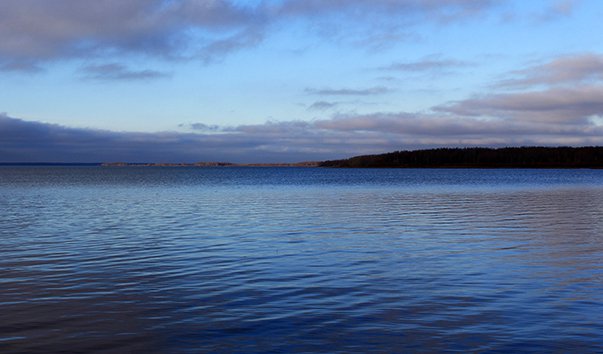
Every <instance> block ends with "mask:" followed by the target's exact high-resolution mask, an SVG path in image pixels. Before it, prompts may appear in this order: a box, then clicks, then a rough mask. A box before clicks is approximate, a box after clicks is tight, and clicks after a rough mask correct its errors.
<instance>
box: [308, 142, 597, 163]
mask: <svg viewBox="0 0 603 354" xmlns="http://www.w3.org/2000/svg"><path fill="white" fill-rule="evenodd" d="M320 166H322V167H351V168H352V167H375V168H376V167H390V168H394V167H397V168H403V167H406V168H413V167H414V168H425V167H434V168H436V167H437V168H454V167H458V168H603V147H598V146H590V147H541V146H533V147H505V148H478V147H472V148H439V149H427V150H413V151H408V150H407V151H395V152H390V153H386V154H379V155H365V156H356V157H352V158H349V159H344V160H331V161H324V162H322V163H321V164H320Z"/></svg>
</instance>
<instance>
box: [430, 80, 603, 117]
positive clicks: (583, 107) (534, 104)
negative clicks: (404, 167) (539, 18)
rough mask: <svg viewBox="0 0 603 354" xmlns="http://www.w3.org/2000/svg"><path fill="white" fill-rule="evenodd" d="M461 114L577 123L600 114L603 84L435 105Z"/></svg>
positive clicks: (484, 97) (496, 95) (601, 114)
mask: <svg viewBox="0 0 603 354" xmlns="http://www.w3.org/2000/svg"><path fill="white" fill-rule="evenodd" d="M435 110H436V111H440V112H446V113H452V114H455V115H458V116H464V117H475V116H484V117H494V118H504V119H513V120H524V121H532V122H541V123H560V124H563V123H565V124H576V123H582V122H586V121H587V120H588V119H590V118H591V117H593V116H603V87H602V86H579V87H573V88H552V89H547V90H543V91H528V92H520V93H512V94H507V93H504V94H500V93H499V94H490V95H483V96H476V97H473V98H469V99H466V100H461V101H458V102H453V103H450V104H446V105H441V106H438V107H435Z"/></svg>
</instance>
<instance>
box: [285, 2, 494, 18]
mask: <svg viewBox="0 0 603 354" xmlns="http://www.w3.org/2000/svg"><path fill="white" fill-rule="evenodd" d="M495 4H496V1H493V0H448V1H424V0H397V1H392V0H330V1H322V0H289V1H285V3H284V6H283V7H282V9H281V13H283V14H289V15H291V14H293V15H305V16H316V17H318V16H329V15H333V14H336V15H338V16H341V15H342V14H343V15H348V16H353V17H360V18H370V16H371V15H375V14H378V15H383V14H388V15H389V16H391V17H393V18H397V19H398V20H399V18H400V17H410V16H420V17H422V18H427V19H430V20H435V21H452V20H459V19H464V18H466V17H468V16H471V15H475V14H476V13H480V12H482V11H484V10H486V9H488V8H490V7H492V6H494V5H495Z"/></svg>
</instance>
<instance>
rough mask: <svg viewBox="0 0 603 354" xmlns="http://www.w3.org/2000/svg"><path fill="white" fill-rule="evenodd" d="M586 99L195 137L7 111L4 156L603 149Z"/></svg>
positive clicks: (1, 135)
mask: <svg viewBox="0 0 603 354" xmlns="http://www.w3.org/2000/svg"><path fill="white" fill-rule="evenodd" d="M562 94H563V93H545V94H544V96H543V99H544V98H549V99H550V98H551V95H562ZM545 96H546V97H545ZM578 96H579V95H578ZM578 96H574V97H573V98H571V99H569V100H568V101H567V102H565V103H560V106H558V107H557V109H561V111H562V112H563V113H564V114H559V113H555V110H554V109H552V107H548V106H546V105H545V106H542V105H543V102H544V100H542V101H539V102H536V103H530V99H532V98H533V97H530V96H527V97H523V98H522V99H519V98H518V97H510V96H506V97H496V96H493V97H484V98H482V99H481V100H480V99H472V100H467V101H463V102H458V103H456V104H454V105H450V106H447V107H444V108H442V109H441V110H440V112H437V111H434V112H431V113H429V112H428V113H412V112H389V113H388V112H384V113H373V114H364V115H360V114H338V115H335V116H333V117H331V118H323V119H318V120H315V121H312V122H306V121H280V122H267V123H263V124H248V125H239V126H232V127H219V126H212V125H205V124H202V123H198V124H193V125H190V126H189V127H190V128H193V129H194V128H197V129H196V130H195V132H194V133H177V132H159V133H136V132H112V131H106V130H92V129H76V128H69V127H64V126H59V125H52V124H45V123H39V122H32V121H24V120H20V119H15V118H11V117H8V116H6V115H0V161H1V162H16V161H23V162H28V161H40V162H49V161H62V162H77V161H79V162H94V161H96V162H98V161H130V162H136V161H138V162H140V161H183V162H193V161H232V162H279V161H304V160H325V159H334V158H342V157H349V156H353V155H360V154H372V153H380V152H387V151H392V150H399V149H415V148H430V147H442V146H519V145H601V144H603V125H601V124H599V123H600V122H599V121H597V120H595V119H589V118H588V117H592V116H593V115H597V116H599V117H602V116H603V106H602V105H601V103H594V99H595V98H597V97H598V98H601V97H603V92H597V93H596V95H595V96H596V97H595V96H593V97H592V99H593V103H592V105H590V106H588V105H587V106H588V108H584V107H581V105H580V104H578V102H579V101H580V98H579V97H578ZM599 102H603V100H599ZM482 114H487V115H488V116H489V117H486V118H485V117H482V116H481V115H482ZM572 117H579V118H580V119H575V118H572ZM561 118H563V119H561Z"/></svg>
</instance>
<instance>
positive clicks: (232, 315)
mask: <svg viewBox="0 0 603 354" xmlns="http://www.w3.org/2000/svg"><path fill="white" fill-rule="evenodd" d="M60 351H63V352H101V353H102V352H106V353H120V352H140V353H189V352H190V353H201V352H240V353H250V352H262V353H264V352H286V353H289V352H328V353H334V352H342V353H349V352H383V353H387V352H412V351H420V352H439V351H458V352H483V351H488V352H573V353H586V352H602V351H603V170H464V169H450V170H440V169H365V170H360V169H357V170H349V169H318V168H234V167H233V168H153V167H124V168H104V167H0V352H2V353H13V352H14V353H22V352H40V353H49V352H60Z"/></svg>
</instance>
